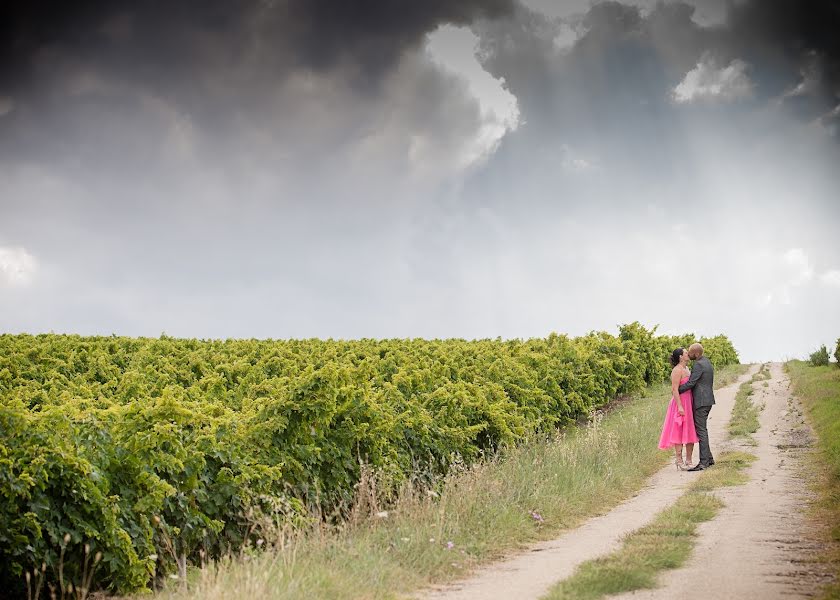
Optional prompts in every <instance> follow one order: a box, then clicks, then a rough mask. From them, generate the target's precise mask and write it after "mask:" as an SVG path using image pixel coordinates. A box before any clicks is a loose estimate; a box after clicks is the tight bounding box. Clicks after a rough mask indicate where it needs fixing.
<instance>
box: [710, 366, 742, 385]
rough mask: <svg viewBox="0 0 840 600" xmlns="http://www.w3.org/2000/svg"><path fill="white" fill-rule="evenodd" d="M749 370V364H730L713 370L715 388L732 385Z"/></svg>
mask: <svg viewBox="0 0 840 600" xmlns="http://www.w3.org/2000/svg"><path fill="white" fill-rule="evenodd" d="M749 370H750V365H730V366H728V367H723V368H721V369H717V370H716V371H715V389H717V388H722V387H726V386H728V385H732V384H733V383H735V382H736V381H738V378H739V377H741V375H743V374H744V373H746V372H747V371H749Z"/></svg>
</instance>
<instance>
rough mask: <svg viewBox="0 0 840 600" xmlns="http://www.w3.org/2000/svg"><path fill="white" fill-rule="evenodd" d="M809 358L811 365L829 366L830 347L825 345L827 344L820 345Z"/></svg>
mask: <svg viewBox="0 0 840 600" xmlns="http://www.w3.org/2000/svg"><path fill="white" fill-rule="evenodd" d="M809 360H810V361H811V366H814V367H825V366H828V362H829V358H828V348H826V347H825V344H823V345H822V346H820V347H819V348H818V349H817V350H816V351H815V352H812V353H811V357H810V358H809Z"/></svg>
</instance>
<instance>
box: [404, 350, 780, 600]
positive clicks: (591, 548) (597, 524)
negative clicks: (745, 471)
mask: <svg viewBox="0 0 840 600" xmlns="http://www.w3.org/2000/svg"><path fill="white" fill-rule="evenodd" d="M756 370H757V367H755V368H753V369H751V370H750V372H749V373H748V374H746V375H744V376H743V377H742V378H741V379H740V380H739V381H738V382H736V383H735V384H733V385H730V386H728V387H726V388H722V389H720V390H717V391H716V392H715V397H716V399H717V405H716V406H715V407H714V409H713V410H712V412H711V415H710V417H709V430H710V439H711V445H712V449H713V451H714V452H721V451H722V450H723V447H724V441H725V439H726V425H727V423H728V421H729V415H730V412H731V410H732V406H733V404H734V400H735V393H736V391H737V389H738V385H739V384H740V383H741V382H742V381H744V380H746V379H748V378H749V377H750V376H751V375H752V374H753V373H755V371H756ZM773 375H774V379H773V380H771V387H769V388H767V389H770V390H774V392H776V393H777V395H778V397H774V399H773V401H772V402H770V401H769V400H768V410H767V411H765V412H764V415H763V417H762V418H763V429H764V430H767V429H768V426H771V425H772V423H775V421H776V419H777V418H778V414H780V413H781V411H782V410H783V407H784V406H786V400H785V398H786V397H787V396H786V394H787V384H786V383H783V382H781V380H780V377H781V369H780V368H779V367H778V366H775V367H774V373H773ZM785 381H786V380H785ZM760 385H761V384H759V386H760ZM759 401H762V400H761V399H760V398H759ZM779 406H781V407H782V408H779ZM654 443H655V441H654ZM770 443H771V442H770V441H769V440H764V439H762V440H761V443H760V446H759V448H761V450H762V451H763V452H764V453H765V454H766V453H767V452H769V451H768V450H767V449H766V446H768V445H769V444H770ZM774 468H775V466H774V463H773V462H772V458H770V457H765V458H763V459H760V460H759V461H758V463H757V464H756V465H755V467H754V469H753V471H756V473H760V475H761V477H760V478H759V481H760V480H761V478H764V479H765V482H766V480H767V478H768V477H769V476H770V475H771V474H772V471H773V469H774ZM758 469H761V470H760V471H757V470H758ZM779 472H786V471H779ZM756 473H754V474H753V475H754V476H755V475H756ZM694 476H695V474H694V473H687V472H684V471H677V470H676V469H675V468H674V466H673V465H669V466H668V467H665V468H663V469H662V470H661V471H660V472H659V473H657V474H656V475H654V476H653V477H652V478H651V480H650V481H649V482H648V485H647V486H646V487H645V488H644V489H643V490H642V491H641V492H640V493H639V494H637V495H636V496H635V497H633V498H631V499H629V500H628V501H626V502H625V503H623V504H621V505H620V506H618V507H616V508H615V509H613V510H612V511H610V512H609V513H607V514H605V515H602V516H599V517H595V518H593V519H590V520H589V521H587V522H586V523H584V524H583V525H582V526H581V527H578V528H577V529H574V530H571V531H568V532H566V533H564V534H563V535H561V536H559V537H557V538H556V539H553V540H549V541H546V542H542V543H539V544H536V545H535V546H533V547H531V548H529V549H528V550H527V551H525V552H522V553H520V554H517V555H515V556H513V557H511V558H509V559H507V560H504V561H500V562H496V563H493V564H491V565H487V566H486V567H483V568H481V569H479V570H477V571H476V572H475V573H474V574H473V576H472V577H470V578H468V579H465V580H463V581H460V582H457V583H454V584H450V585H446V586H440V587H436V588H432V589H428V590H424V591H423V592H421V593H420V594H418V595H417V596H416V597H417V598H423V599H425V600H494V599H500V600H501V599H505V600H508V599H512V598H515V599H517V600H528V599H533V600H536V599H538V598H540V596H542V595H543V594H545V593H546V592H547V591H548V589H549V588H550V587H551V586H552V585H553V584H554V583H555V582H557V581H559V580H561V579H563V578H565V577H568V576H569V575H571V574H572V572H573V571H574V569H575V568H576V567H577V566H578V565H579V564H580V563H582V562H584V561H586V560H589V559H592V558H596V557H598V556H601V555H603V554H606V553H608V552H610V551H612V550H615V549H616V548H618V547H619V545H620V541H621V538H622V537H623V536H625V535H626V534H628V533H630V532H631V531H633V530H635V529H638V528H639V527H641V526H642V525H644V524H646V523H648V522H649V521H650V520H651V519H652V518H653V516H654V515H655V514H656V513H657V512H658V511H660V510H661V509H663V508H665V507H666V506H668V505H670V504H672V503H673V502H674V501H675V500H676V499H677V498H678V497H679V496H680V495H681V494H682V493H683V491H684V488H685V485H686V484H687V483H688V482H689V481H690V480H691V478H692V477H694ZM792 476H793V475H792V474H791V477H792ZM765 482H762V483H765ZM773 491H776V490H775V488H774V490H773ZM753 493H754V494H757V496H758V497H766V492H765V489H764V488H762V489H759V490H757V491H755V492H753ZM771 493H773V492H771ZM736 502H741V504H742V506H743V507H744V510H743V512H744V513H750V514H751V512H752V511H753V510H762V508H761V507H760V506H754V505H753V504H748V503H747V502H748V500H747V499H741V500H736ZM754 502H755V503H756V504H758V505H760V504H761V503H760V502H759V501H758V500H757V499H755V500H754ZM766 503H767V505H768V508H769V507H770V505H773V506H774V507H775V506H780V507H783V510H792V508H791V505H794V504H795V503H796V502H795V501H794V500H791V501H790V502H787V501H786V502H785V503H782V504H778V503H777V502H776V501H774V500H772V498H767V499H766ZM724 510H726V509H724ZM771 510H776V509H775V508H771ZM794 512H795V511H794ZM768 520H771V521H772V520H774V519H768ZM775 520H778V519H775ZM767 531H769V530H767ZM780 536H781V537H779V539H786V540H787V539H791V537H790V535H789V533H788V534H784V535H782V534H780ZM768 539H769V538H768ZM703 540H704V541H703V543H708V542H707V541H706V536H705V535H704V537H703ZM739 547H740V546H739ZM706 552H708V551H706ZM742 552H746V555H747V556H746V557H741V558H738V560H737V561H734V565H733V566H734V568H737V563H738V562H743V561H744V560H749V558H747V557H748V556H749V554H750V552H751V551H750V550H749V549H747V550H743V549H742ZM730 560H732V559H731V557H730ZM702 571H703V570H702V568H701V572H702ZM762 572H763V571H762ZM701 577H708V574H706V575H701ZM681 589H685V588H681ZM700 589H703V588H700ZM682 593H683V594H685V592H684V591H683V592H682ZM698 596H699V594H698ZM662 597H665V596H662ZM669 597H673V596H671V595H670V594H669ZM704 597H706V598H713V597H716V596H715V595H705V594H704ZM717 597H734V596H717Z"/></svg>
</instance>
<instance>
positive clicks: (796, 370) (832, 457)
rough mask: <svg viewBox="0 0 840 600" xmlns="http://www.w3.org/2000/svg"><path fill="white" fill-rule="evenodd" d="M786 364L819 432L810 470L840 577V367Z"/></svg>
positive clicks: (829, 555) (837, 593)
mask: <svg viewBox="0 0 840 600" xmlns="http://www.w3.org/2000/svg"><path fill="white" fill-rule="evenodd" d="M785 368H786V369H787V372H788V374H789V375H790V379H791V382H792V383H793V392H794V394H796V396H797V397H798V398H799V399H800V400H801V401H802V405H803V407H804V409H805V412H806V414H807V415H808V421H809V423H810V424H811V426H812V427H813V429H814V431H815V433H816V435H817V451H816V452H815V453H814V454H813V455H812V461H813V468H812V469H811V470H810V471H811V473H812V474H813V475H814V478H815V480H816V483H815V488H816V492H817V498H818V500H817V501H816V505H815V510H814V511H813V519H814V521H815V523H816V524H817V525H818V527H819V529H820V530H821V531H822V532H823V534H824V536H825V541H826V542H827V545H828V548H829V550H828V552H826V553H825V555H824V556H823V560H825V561H827V562H828V563H829V564H830V565H831V568H832V569H833V571H834V573H835V574H836V580H837V581H840V369H838V368H837V366H836V365H829V366H827V367H812V366H810V365H809V364H808V363H805V362H802V361H791V362H788V363H787V364H786V365H785ZM837 581H836V582H835V583H834V584H832V585H829V586H826V587H825V588H824V589H823V591H822V594H823V595H822V598H824V599H829V598H832V599H838V598H840V583H838V582H837Z"/></svg>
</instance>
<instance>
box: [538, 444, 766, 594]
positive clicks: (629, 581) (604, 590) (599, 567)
mask: <svg viewBox="0 0 840 600" xmlns="http://www.w3.org/2000/svg"><path fill="white" fill-rule="evenodd" d="M753 460H755V456H753V455H751V454H747V453H744V452H726V453H724V454H722V455H721V456H720V458H718V460H717V462H716V463H715V467H714V468H713V469H709V470H707V471H704V472H703V473H701V474H700V476H699V477H698V478H697V480H695V481H694V482H693V483H692V485H691V486H690V487H689V489H688V491H687V492H686V493H685V494H683V495H682V496H681V497H680V498H679V500H677V501H676V502H675V503H674V504H673V505H672V506H670V507H668V508H666V509H665V510H663V511H662V512H660V513H659V514H658V515H657V516H656V517H655V518H654V520H653V522H651V523H650V524H649V525H646V526H645V527H642V528H641V529H638V530H636V531H634V532H633V533H631V534H630V535H628V536H627V537H626V538H624V543H623V544H622V547H621V548H620V549H619V550H617V551H615V552H613V553H612V554H609V555H607V556H604V557H601V558H597V559H594V560H590V561H587V562H585V563H583V564H581V565H580V566H579V567H578V569H577V570H576V571H575V573H574V574H573V575H572V576H571V577H569V578H568V579H565V580H563V581H561V582H560V583H558V584H557V585H556V586H555V587H554V588H552V589H551V591H550V592H549V593H548V594H547V595H546V596H544V597H543V599H544V600H570V599H575V600H595V599H597V598H602V597H604V596H607V595H612V594H618V593H621V592H630V591H634V590H641V589H651V588H655V587H656V585H657V577H658V575H659V573H661V572H662V571H664V570H667V569H676V568H678V567H680V566H682V565H683V564H685V562H686V560H688V557H689V556H690V555H691V550H692V548H693V547H694V539H695V538H696V536H697V525H699V524H700V523H702V522H704V521H709V520H710V519H712V518H713V517H714V516H715V515H716V514H717V512H718V510H719V509H720V508H721V507H722V506H723V503H722V502H721V501H720V500H719V499H718V498H717V497H715V496H714V495H712V494H710V493H709V492H710V491H711V490H714V489H716V488H719V487H722V486H731V485H739V484H742V483H744V482H746V481H747V479H748V477H747V476H746V475H745V474H744V473H743V472H742V471H743V469H744V468H745V467H746V466H748V465H749V464H750V463H751V462H752V461H753Z"/></svg>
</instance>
